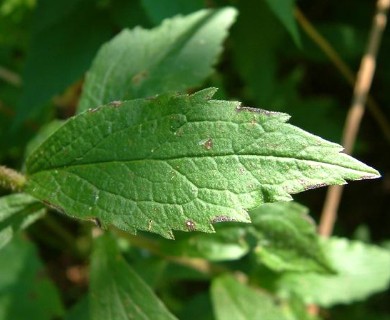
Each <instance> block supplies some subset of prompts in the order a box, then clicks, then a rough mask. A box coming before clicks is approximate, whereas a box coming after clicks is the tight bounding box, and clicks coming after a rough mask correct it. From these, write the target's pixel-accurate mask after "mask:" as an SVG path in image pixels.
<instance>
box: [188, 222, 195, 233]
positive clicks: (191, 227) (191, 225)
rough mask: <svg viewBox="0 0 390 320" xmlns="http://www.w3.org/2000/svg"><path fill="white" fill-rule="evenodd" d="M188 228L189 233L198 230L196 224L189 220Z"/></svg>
mask: <svg viewBox="0 0 390 320" xmlns="http://www.w3.org/2000/svg"><path fill="white" fill-rule="evenodd" d="M186 227H187V229H188V231H194V230H195V229H196V225H195V222H194V221H192V220H187V221H186Z"/></svg>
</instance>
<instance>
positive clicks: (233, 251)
mask: <svg viewBox="0 0 390 320" xmlns="http://www.w3.org/2000/svg"><path fill="white" fill-rule="evenodd" d="M216 231H217V233H214V234H204V233H198V232H193V233H191V234H185V235H183V234H178V235H177V236H176V241H175V242H174V243H172V242H171V241H168V240H166V241H163V242H161V245H162V248H161V249H162V250H163V251H164V253H166V254H168V255H174V256H183V257H193V258H203V259H207V260H210V261H224V260H237V259H240V258H241V257H242V256H244V255H245V254H246V253H248V251H249V245H248V243H247V242H246V241H245V229H244V228H242V226H237V225H223V226H221V227H218V228H216Z"/></svg>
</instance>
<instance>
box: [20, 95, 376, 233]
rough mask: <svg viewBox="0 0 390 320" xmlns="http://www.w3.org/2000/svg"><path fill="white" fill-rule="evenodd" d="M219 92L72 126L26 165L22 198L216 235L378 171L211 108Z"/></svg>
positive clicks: (333, 148) (297, 132)
mask: <svg viewBox="0 0 390 320" xmlns="http://www.w3.org/2000/svg"><path fill="white" fill-rule="evenodd" d="M214 93H215V89H206V90H203V91H200V92H198V93H196V94H193V95H190V96H189V95H171V94H169V95H163V96H159V97H157V98H154V99H139V100H133V101H128V102H123V103H119V104H118V103H114V104H111V105H107V106H104V107H101V108H97V109H94V110H90V111H87V112H85V113H83V114H80V115H78V116H76V117H73V118H71V119H70V120H69V121H68V122H67V123H65V124H64V125H63V126H62V127H60V129H59V130H58V131H56V132H55V133H54V134H52V135H51V136H50V137H49V138H48V139H47V140H46V141H45V142H44V143H42V144H41V145H40V146H39V147H38V148H37V149H36V150H35V152H34V153H33V154H32V155H31V156H30V157H29V158H28V159H27V163H26V168H27V180H28V181H27V185H26V191H27V192H29V193H31V194H32V195H34V196H35V197H37V198H39V199H41V200H43V201H46V203H48V204H51V205H52V206H54V207H56V208H58V210H60V211H64V212H66V213H67V214H68V215H70V216H75V217H79V218H83V219H98V220H99V221H100V223H101V224H102V225H103V226H106V225H108V224H114V225H115V226H117V227H119V228H121V229H123V230H127V231H130V232H135V230H136V229H141V230H147V231H151V232H156V233H159V234H162V235H164V236H166V237H173V235H172V232H171V230H172V229H175V230H184V231H194V230H199V231H205V232H212V231H213V227H212V223H216V222H223V221H229V220H236V221H242V222H249V220H250V219H249V215H248V213H247V211H246V210H247V209H252V208H254V207H257V206H259V205H260V204H263V203H265V202H275V201H288V200H291V196H290V193H297V192H300V191H304V190H307V189H310V188H315V187H319V186H323V185H326V184H344V183H345V179H351V180H356V179H364V178H375V177H378V172H377V171H376V170H374V169H372V168H370V167H368V166H366V165H364V164H362V163H361V162H359V161H357V160H355V159H353V158H351V157H350V156H348V155H346V154H343V153H340V151H341V150H342V148H341V147H340V146H339V145H337V144H334V143H330V142H327V141H325V140H323V139H321V138H319V137H317V136H314V135H311V134H309V133H306V132H305V131H303V130H301V129H299V128H297V127H294V126H292V125H290V124H287V123H285V122H286V121H287V120H288V118H289V117H288V115H286V114H281V113H271V112H267V111H264V110H260V109H254V108H247V107H242V106H241V105H240V103H238V102H228V101H218V100H210V99H211V97H212V95H213V94H214Z"/></svg>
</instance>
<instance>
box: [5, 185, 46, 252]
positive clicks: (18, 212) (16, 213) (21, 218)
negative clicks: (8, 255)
mask: <svg viewBox="0 0 390 320" xmlns="http://www.w3.org/2000/svg"><path fill="white" fill-rule="evenodd" d="M45 212H46V209H45V208H44V206H43V205H42V204H41V203H40V202H39V201H38V200H37V199H35V198H33V197H31V196H30V195H28V194H24V193H17V194H12V195H8V196H4V197H2V198H0V249H2V248H3V247H4V246H5V245H6V244H7V243H8V242H9V241H10V240H11V239H12V237H13V236H14V234H15V233H16V232H18V231H20V230H22V229H25V228H27V227H28V226H29V225H30V224H32V223H34V222H35V221H36V220H38V219H39V218H41V217H42V216H43V215H44V214H45Z"/></svg>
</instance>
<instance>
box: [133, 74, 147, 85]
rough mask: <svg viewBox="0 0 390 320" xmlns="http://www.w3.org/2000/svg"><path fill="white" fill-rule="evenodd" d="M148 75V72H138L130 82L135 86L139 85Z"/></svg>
mask: <svg viewBox="0 0 390 320" xmlns="http://www.w3.org/2000/svg"><path fill="white" fill-rule="evenodd" d="M148 75H149V72H148V71H146V70H144V71H141V72H138V73H137V74H136V75H134V76H133V78H131V82H132V83H133V84H135V85H137V84H140V83H141V82H142V81H144V80H145V79H146V78H147V77H148Z"/></svg>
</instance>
